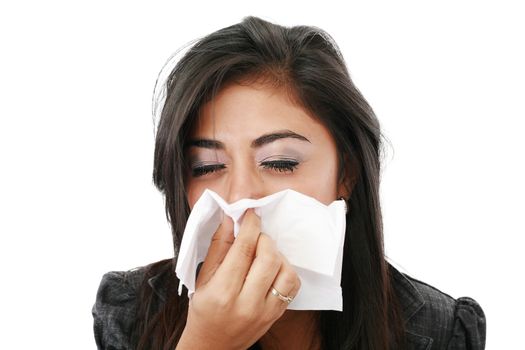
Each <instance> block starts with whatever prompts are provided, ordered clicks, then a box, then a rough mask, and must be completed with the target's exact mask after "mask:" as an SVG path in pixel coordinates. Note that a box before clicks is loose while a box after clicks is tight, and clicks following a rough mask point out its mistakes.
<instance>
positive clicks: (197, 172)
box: [191, 164, 226, 177]
mask: <svg viewBox="0 0 525 350" xmlns="http://www.w3.org/2000/svg"><path fill="white" fill-rule="evenodd" d="M225 168H226V165H224V164H209V165H200V166H195V167H192V168H191V176H193V177H199V176H204V175H207V174H211V173H214V172H216V171H218V170H222V169H225Z"/></svg>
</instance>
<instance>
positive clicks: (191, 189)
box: [186, 180, 206, 210]
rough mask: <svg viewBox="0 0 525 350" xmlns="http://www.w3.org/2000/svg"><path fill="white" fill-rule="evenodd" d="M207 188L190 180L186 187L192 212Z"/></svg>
mask: <svg viewBox="0 0 525 350" xmlns="http://www.w3.org/2000/svg"><path fill="white" fill-rule="evenodd" d="M205 189H206V187H204V186H200V185H199V184H198V182H196V181H191V180H189V181H188V182H187V185H186V192H187V196H188V198H187V199H188V205H189V206H190V210H192V209H193V206H194V205H195V203H196V202H197V200H198V199H199V198H200V196H201V195H202V193H203V192H204V190H205Z"/></svg>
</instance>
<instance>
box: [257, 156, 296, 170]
mask: <svg viewBox="0 0 525 350" xmlns="http://www.w3.org/2000/svg"><path fill="white" fill-rule="evenodd" d="M260 165H261V166H262V167H263V168H265V169H270V170H275V171H278V172H280V173H285V172H290V173H293V172H294V170H296V169H297V167H298V165H299V162H298V161H297V160H295V159H276V160H268V161H262V162H261V163H260Z"/></svg>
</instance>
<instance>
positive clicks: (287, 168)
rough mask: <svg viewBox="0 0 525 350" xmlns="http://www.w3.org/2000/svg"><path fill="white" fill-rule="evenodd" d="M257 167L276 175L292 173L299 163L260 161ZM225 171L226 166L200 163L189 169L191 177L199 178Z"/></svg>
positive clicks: (282, 160)
mask: <svg viewBox="0 0 525 350" xmlns="http://www.w3.org/2000/svg"><path fill="white" fill-rule="evenodd" d="M259 166H261V167H262V168H263V169H266V170H270V171H274V172H277V173H290V174H291V173H293V172H294V171H295V170H296V169H297V168H298V167H299V161H297V160H296V159H292V158H280V159H275V160H262V161H261V162H259ZM224 169H226V165H225V164H222V163H214V164H205V163H200V164H196V165H193V166H192V167H191V176H193V177H201V176H205V175H209V174H213V173H216V172H220V171H221V170H224Z"/></svg>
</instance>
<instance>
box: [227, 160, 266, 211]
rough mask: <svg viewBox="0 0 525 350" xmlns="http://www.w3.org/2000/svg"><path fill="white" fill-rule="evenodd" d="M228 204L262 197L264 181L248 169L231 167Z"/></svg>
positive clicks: (255, 172) (254, 171)
mask: <svg viewBox="0 0 525 350" xmlns="http://www.w3.org/2000/svg"><path fill="white" fill-rule="evenodd" d="M228 187H229V191H228V203H233V202H236V201H238V200H240V199H243V198H251V199H258V198H261V197H264V193H265V192H264V181H263V179H262V178H261V176H260V174H259V173H258V172H257V171H256V170H253V169H250V168H249V167H241V166H237V167H235V166H234V167H233V168H232V169H231V170H230V174H229V186H228Z"/></svg>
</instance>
